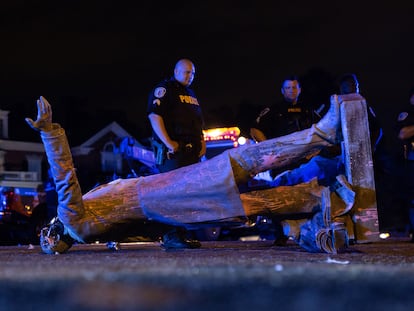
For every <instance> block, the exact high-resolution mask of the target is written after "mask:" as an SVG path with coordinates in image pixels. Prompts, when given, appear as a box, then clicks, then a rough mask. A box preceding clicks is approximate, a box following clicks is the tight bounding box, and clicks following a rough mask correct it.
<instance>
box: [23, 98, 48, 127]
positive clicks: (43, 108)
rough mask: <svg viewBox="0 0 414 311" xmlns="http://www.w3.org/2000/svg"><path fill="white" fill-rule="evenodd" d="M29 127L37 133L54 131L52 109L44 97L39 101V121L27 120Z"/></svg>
mask: <svg viewBox="0 0 414 311" xmlns="http://www.w3.org/2000/svg"><path fill="white" fill-rule="evenodd" d="M25 121H26V122H27V124H29V126H30V127H31V128H32V129H34V130H36V131H43V132H48V131H50V130H51V129H52V107H51V106H50V104H49V102H48V101H47V100H46V98H44V97H43V96H40V98H39V99H38V100H37V119H36V121H33V120H32V119H31V118H25Z"/></svg>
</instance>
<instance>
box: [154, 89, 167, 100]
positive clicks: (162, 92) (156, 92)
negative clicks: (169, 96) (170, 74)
mask: <svg viewBox="0 0 414 311" xmlns="http://www.w3.org/2000/svg"><path fill="white" fill-rule="evenodd" d="M165 93H167V90H166V89H165V88H164V87H157V88H156V89H155V90H154V96H155V97H157V98H162V97H163V96H164V95H165Z"/></svg>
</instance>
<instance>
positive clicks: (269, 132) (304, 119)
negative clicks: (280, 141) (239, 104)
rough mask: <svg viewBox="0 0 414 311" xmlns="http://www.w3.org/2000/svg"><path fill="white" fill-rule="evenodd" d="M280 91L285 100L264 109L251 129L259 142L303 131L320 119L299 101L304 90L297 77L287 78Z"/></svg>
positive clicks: (251, 134) (253, 136)
mask: <svg viewBox="0 0 414 311" xmlns="http://www.w3.org/2000/svg"><path fill="white" fill-rule="evenodd" d="M280 91H281V93H282V95H283V99H282V100H281V101H280V102H277V103H275V104H273V105H272V106H269V107H266V108H264V109H263V110H262V111H261V112H260V113H259V115H258V116H257V117H256V119H255V120H254V122H253V124H252V126H251V127H250V136H251V137H252V138H253V139H254V140H255V141H257V142H261V141H263V140H266V139H271V138H275V137H280V136H284V135H288V134H291V133H293V132H296V131H300V130H303V129H305V128H308V127H310V126H311V125H312V124H313V123H316V122H317V121H318V120H319V119H320V118H319V117H318V116H317V115H316V114H315V112H313V110H312V109H311V108H310V107H307V106H306V105H304V103H303V102H302V101H301V100H300V99H299V96H300V94H301V91H302V89H301V86H300V82H299V79H298V77H297V76H294V75H293V76H288V77H286V78H285V79H284V80H283V82H282V85H281V89H280ZM272 174H273V175H275V172H273V173H272ZM272 177H274V176H272Z"/></svg>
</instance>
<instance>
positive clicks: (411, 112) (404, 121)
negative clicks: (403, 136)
mask: <svg viewBox="0 0 414 311" xmlns="http://www.w3.org/2000/svg"><path fill="white" fill-rule="evenodd" d="M411 125H414V105H409V106H408V107H407V109H405V110H404V111H401V112H400V113H399V115H398V119H397V133H399V131H400V130H401V129H402V128H403V127H406V126H411ZM404 145H406V148H407V150H406V156H407V159H409V160H413V161H414V137H411V138H409V139H407V140H406V141H404Z"/></svg>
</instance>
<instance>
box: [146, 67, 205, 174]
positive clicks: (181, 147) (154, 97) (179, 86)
mask: <svg viewBox="0 0 414 311" xmlns="http://www.w3.org/2000/svg"><path fill="white" fill-rule="evenodd" d="M194 74H195V67H194V64H193V63H192V62H191V61H190V60H188V59H181V60H179V61H178V62H177V64H176V66H175V69H174V76H173V77H171V78H170V79H167V80H164V81H162V82H161V83H159V84H158V85H157V86H156V87H155V88H154V89H153V90H152V92H151V93H150V95H149V99H148V110H147V113H148V118H149V120H150V123H151V127H152V130H153V147H154V152H155V155H156V159H157V168H158V170H159V171H160V172H161V173H163V172H167V171H171V170H173V169H176V168H179V167H183V166H187V165H190V164H194V163H197V162H199V161H200V159H201V157H202V156H203V155H204V154H205V151H206V148H205V142H204V136H203V132H202V130H203V125H204V121H203V116H202V111H201V107H200V105H199V103H198V100H197V97H196V95H195V93H194V91H193V90H192V89H191V88H190V85H191V83H192V82H193V79H194Z"/></svg>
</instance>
